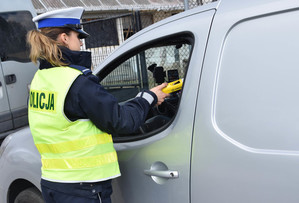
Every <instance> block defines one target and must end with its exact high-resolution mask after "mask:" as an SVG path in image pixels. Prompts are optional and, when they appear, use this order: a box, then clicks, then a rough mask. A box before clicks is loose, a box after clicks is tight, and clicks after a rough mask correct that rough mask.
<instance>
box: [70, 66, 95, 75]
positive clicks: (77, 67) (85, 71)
mask: <svg viewBox="0 0 299 203" xmlns="http://www.w3.org/2000/svg"><path fill="white" fill-rule="evenodd" d="M69 67H71V68H75V69H77V70H79V71H81V72H82V73H83V74H84V75H89V74H91V73H92V72H91V70H90V69H89V68H86V67H84V66H79V65H74V64H71V65H69Z"/></svg>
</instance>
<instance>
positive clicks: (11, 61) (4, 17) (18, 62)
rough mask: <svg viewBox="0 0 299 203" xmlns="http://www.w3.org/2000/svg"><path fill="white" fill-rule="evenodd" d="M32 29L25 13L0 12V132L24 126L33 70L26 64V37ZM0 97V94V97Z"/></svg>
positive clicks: (28, 17) (27, 56)
mask: <svg viewBox="0 0 299 203" xmlns="http://www.w3.org/2000/svg"><path fill="white" fill-rule="evenodd" d="M32 29H35V24H34V23H33V22H32V14H31V13H30V12H29V11H7V12H1V13H0V40H1V45H0V56H1V78H0V79H1V85H2V86H1V90H2V99H1V100H2V104H3V106H2V104H1V114H2V118H1V123H2V127H3V128H2V127H1V130H0V133H1V132H2V133H4V132H7V131H8V130H12V129H17V128H19V127H21V126H25V125H26V124H28V119H27V100H28V86H29V84H30V83H31V80H32V78H33V75H34V73H35V72H36V70H37V67H36V66H35V65H34V64H33V63H31V62H30V59H29V49H28V46H27V44H26V34H27V32H28V31H29V30H32ZM0 96H1V95H0Z"/></svg>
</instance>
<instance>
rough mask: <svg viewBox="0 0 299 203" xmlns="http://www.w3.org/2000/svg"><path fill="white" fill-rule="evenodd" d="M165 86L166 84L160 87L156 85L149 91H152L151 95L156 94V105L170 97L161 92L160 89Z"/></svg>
mask: <svg viewBox="0 0 299 203" xmlns="http://www.w3.org/2000/svg"><path fill="white" fill-rule="evenodd" d="M166 86H167V83H162V84H161V85H158V86H156V87H153V88H152V89H150V91H152V92H153V93H155V94H156V96H157V98H158V101H157V104H156V105H160V104H162V103H163V102H164V99H165V98H166V97H169V96H170V95H169V94H167V93H164V92H162V89H163V88H165V87H166Z"/></svg>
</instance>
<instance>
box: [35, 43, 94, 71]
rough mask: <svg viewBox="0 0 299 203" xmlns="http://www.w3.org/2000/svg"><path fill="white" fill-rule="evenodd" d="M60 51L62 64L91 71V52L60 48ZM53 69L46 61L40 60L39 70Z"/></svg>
mask: <svg viewBox="0 0 299 203" xmlns="http://www.w3.org/2000/svg"><path fill="white" fill-rule="evenodd" d="M60 49H61V51H62V57H63V59H64V60H63V62H64V63H67V64H69V65H71V64H72V65H79V66H84V67H86V68H89V69H91V52H88V51H72V50H70V49H68V48H66V47H60ZM52 67H54V66H53V65H52V64H50V63H49V62H48V61H46V60H43V59H41V60H40V66H39V69H48V68H52Z"/></svg>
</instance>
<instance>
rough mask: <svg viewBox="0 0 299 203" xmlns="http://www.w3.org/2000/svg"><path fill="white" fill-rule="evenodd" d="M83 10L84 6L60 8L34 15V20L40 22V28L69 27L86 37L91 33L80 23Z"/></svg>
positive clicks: (80, 35) (81, 36)
mask: <svg viewBox="0 0 299 203" xmlns="http://www.w3.org/2000/svg"><path fill="white" fill-rule="evenodd" d="M83 11H84V8H83V7H72V8H65V9H59V10H54V11H49V12H46V13H43V14H40V15H38V16H36V17H34V18H33V19H32V21H33V22H37V23H38V29H40V28H45V27H67V28H70V29H72V30H73V31H75V32H78V33H79V37H80V38H86V37H88V36H89V34H88V33H86V32H84V31H83V30H82V26H81V25H80V19H81V16H82V14H83Z"/></svg>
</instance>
